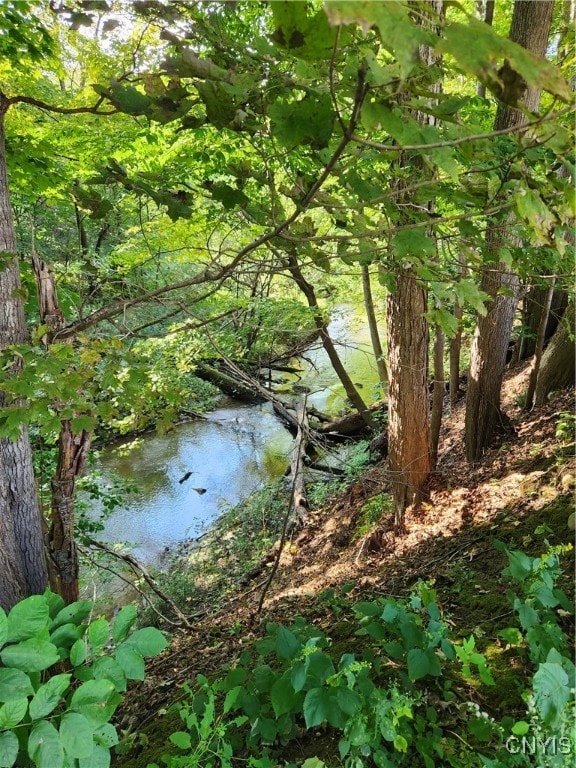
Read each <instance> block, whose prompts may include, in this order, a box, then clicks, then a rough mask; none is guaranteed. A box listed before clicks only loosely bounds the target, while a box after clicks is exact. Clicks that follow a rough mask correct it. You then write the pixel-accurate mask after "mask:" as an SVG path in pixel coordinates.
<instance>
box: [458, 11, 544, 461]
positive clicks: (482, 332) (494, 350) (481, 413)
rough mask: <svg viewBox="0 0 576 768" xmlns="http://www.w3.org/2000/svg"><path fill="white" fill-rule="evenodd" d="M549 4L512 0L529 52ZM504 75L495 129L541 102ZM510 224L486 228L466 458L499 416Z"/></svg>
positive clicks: (540, 48)
mask: <svg viewBox="0 0 576 768" xmlns="http://www.w3.org/2000/svg"><path fill="white" fill-rule="evenodd" d="M553 7H554V2H553V0H541V1H540V0H538V2H536V1H535V0H516V3H515V4H514V13H513V17H512V25H511V29H510V39H511V40H512V41H514V42H517V43H520V44H521V45H522V46H523V47H524V48H526V49H527V50H529V51H531V52H532V53H534V54H536V55H539V56H544V54H545V52H546V46H547V43H548V35H549V31H550V24H551V20H552V11H553ZM512 74H513V73H512ZM505 76H506V65H505V67H504V71H503V74H502V78H503V81H504V82H505V83H506V88H507V92H503V93H502V94H501V96H502V98H503V99H505V101H501V103H500V104H499V106H498V111H497V113H496V118H495V121H494V130H496V131H498V130H502V129H507V128H510V127H514V126H521V125H522V124H523V123H525V122H526V117H525V114H524V112H523V111H522V110H521V109H520V107H519V100H522V101H523V102H524V104H525V106H526V109H527V110H529V111H530V112H536V110H537V109H538V104H539V102H540V89H539V88H535V87H527V86H526V83H525V81H523V80H522V79H520V80H519V79H518V78H517V77H515V76H514V75H513V76H512V78H511V79H510V78H509V79H510V82H506V80H505ZM512 225H513V219H512V217H511V216H508V217H507V220H506V221H490V222H489V223H488V227H487V231H486V246H485V248H486V252H487V254H489V256H490V258H491V259H492V260H494V262H495V263H489V264H487V265H486V266H485V267H484V268H483V269H482V280H481V285H480V287H481V289H482V290H483V291H484V292H485V293H486V294H487V295H488V296H489V297H490V298H489V303H488V306H487V311H486V314H485V315H484V316H479V317H478V321H477V326H476V331H475V333H474V341H473V345H472V353H471V360H470V375H469V380H468V392H467V397H466V427H465V440H466V456H467V458H468V460H469V461H478V460H479V458H480V457H481V455H482V452H483V451H484V449H485V448H486V446H487V445H489V443H490V441H491V439H492V437H493V435H494V432H495V429H496V426H497V424H498V423H499V421H500V419H501V412H500V390H501V387H502V379H503V376H504V367H505V365H506V352H507V350H508V342H509V339H510V332H511V329H512V322H513V320H514V313H515V310H516V303H517V300H518V287H519V278H518V274H517V272H516V271H515V270H514V269H511V268H510V266H509V265H508V264H506V263H505V262H503V261H500V253H501V249H503V248H504V247H505V246H506V245H508V244H509V241H510V240H512V241H513V242H514V243H515V245H518V243H519V241H518V239H517V238H515V236H514V235H512V234H511V233H510V229H511V227H512Z"/></svg>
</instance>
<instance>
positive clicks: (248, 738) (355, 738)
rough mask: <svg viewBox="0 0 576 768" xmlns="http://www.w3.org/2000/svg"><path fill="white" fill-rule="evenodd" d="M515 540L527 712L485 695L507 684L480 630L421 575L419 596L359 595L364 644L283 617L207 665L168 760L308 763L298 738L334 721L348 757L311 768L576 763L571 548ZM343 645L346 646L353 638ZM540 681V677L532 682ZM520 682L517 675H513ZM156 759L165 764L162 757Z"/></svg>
mask: <svg viewBox="0 0 576 768" xmlns="http://www.w3.org/2000/svg"><path fill="white" fill-rule="evenodd" d="M568 549H570V547H562V546H560V547H548V550H547V552H546V553H545V554H544V555H543V556H542V557H539V558H533V557H529V556H528V555H526V554H524V553H523V552H516V551H515V552H512V551H508V550H506V553H507V555H508V559H509V566H508V568H507V569H506V570H505V571H504V576H505V577H507V578H509V579H510V580H512V581H513V582H514V583H515V584H516V586H517V588H518V593H517V592H512V591H511V592H510V594H509V597H510V600H511V602H512V605H513V608H514V611H515V612H516V614H517V616H518V622H519V627H508V628H507V629H505V630H503V631H502V632H501V633H500V637H501V640H502V641H503V643H504V644H506V645H507V646H508V648H509V649H513V651H514V653H515V655H516V657H520V658H523V660H524V666H525V668H524V669H522V667H520V669H519V672H518V675H517V678H516V684H517V686H518V689H519V691H522V690H523V694H522V698H523V700H524V702H525V705H526V707H525V710H526V715H525V716H524V718H523V719H517V717H513V716H512V715H507V716H505V717H503V718H502V719H501V720H500V721H498V720H497V719H495V718H494V716H493V715H491V714H490V713H488V712H486V711H484V710H483V709H482V708H481V707H480V706H479V705H478V703H477V701H478V700H480V701H481V700H482V697H481V696H477V695H475V694H474V691H475V689H477V688H478V687H481V686H495V685H496V684H497V683H496V682H495V680H494V679H493V676H492V673H491V671H490V669H489V667H488V663H487V660H486V657H485V656H484V655H483V654H482V653H480V652H479V651H478V649H477V647H476V639H475V638H474V636H470V637H468V638H465V639H463V640H462V639H458V635H457V633H456V632H455V631H454V630H453V629H452V628H451V626H450V625H449V624H448V623H447V622H446V620H445V619H444V617H443V615H442V612H441V610H440V607H439V605H438V602H437V600H436V593H435V591H434V590H433V589H431V588H430V586H429V585H427V584H425V583H419V584H418V585H417V586H416V588H415V591H414V593H413V594H412V596H411V597H410V598H408V599H406V600H397V599H393V598H386V599H377V600H373V601H369V602H368V601H366V602H360V603H356V604H354V603H349V604H348V609H350V611H351V612H352V615H353V617H354V618H353V622H354V623H355V625H356V631H355V635H356V640H355V641H354V646H355V650H356V651H358V649H360V650H359V653H355V654H352V653H344V654H341V652H340V653H336V652H335V650H334V645H333V644H332V641H331V640H330V639H329V638H328V637H326V635H325V634H324V633H323V632H322V630H321V629H319V628H318V627H317V626H314V625H310V624H307V623H306V622H305V621H304V619H300V618H299V619H296V620H295V622H294V624H293V625H292V626H291V627H290V628H287V627H285V626H282V625H280V624H273V623H270V624H268V626H267V634H266V636H265V637H264V638H263V639H262V640H260V641H259V642H257V643H256V645H255V648H254V649H253V650H252V651H246V652H244V653H243V654H242V655H241V656H240V658H239V660H238V662H237V664H236V665H235V666H233V667H232V668H229V669H228V671H227V672H226V674H224V675H223V676H222V677H220V678H218V679H216V680H215V681H213V682H210V681H209V680H208V679H207V678H206V677H204V676H198V678H197V686H196V687H195V688H194V689H192V688H191V687H190V686H185V689H184V690H185V694H186V699H185V701H184V703H179V704H178V705H176V706H175V709H176V710H177V711H178V713H179V716H180V718H181V720H182V728H181V730H178V731H176V732H174V733H172V735H171V737H170V740H171V742H172V744H173V745H174V746H175V747H176V748H177V749H178V750H179V751H180V754H169V755H168V754H167V755H165V756H163V758H162V759H163V762H164V763H165V764H166V766H168V768H235V767H236V766H239V765H242V766H249V768H278V767H279V766H285V767H286V768H297V767H296V765H295V764H294V763H293V762H289V759H288V758H285V759H283V758H284V756H285V755H286V745H289V744H290V742H291V741H293V740H296V739H298V740H300V741H301V740H302V736H303V734H304V733H305V732H306V731H308V732H310V731H312V732H314V731H315V730H317V729H320V731H319V732H318V733H319V734H328V735H330V737H331V741H332V742H333V743H334V744H337V746H338V753H339V757H337V756H334V757H333V758H332V759H331V762H330V763H326V762H324V761H325V760H328V759H329V758H328V757H326V756H323V759H322V760H321V759H319V758H317V757H314V758H308V759H307V760H306V761H305V762H304V763H303V764H302V768H328V766H329V765H330V766H331V767H333V766H335V765H341V766H342V765H343V766H345V768H374V767H376V768H450V767H452V768H516V766H532V767H533V768H534V767H535V766H538V768H567V766H571V765H573V760H574V755H575V752H576V741H575V738H574V733H573V729H572V723H573V715H574V672H575V669H574V665H573V663H572V660H571V658H570V656H569V654H568V648H569V641H568V638H567V636H566V634H565V633H564V631H563V629H562V626H561V624H562V620H563V619H564V618H565V617H567V615H568V614H570V613H572V612H573V607H572V605H571V604H570V602H569V600H568V598H567V597H566V595H565V594H564V593H563V592H562V591H561V590H560V589H558V588H557V587H556V582H557V579H558V578H559V577H560V575H561V569H560V564H559V556H560V554H562V553H563V552H566V551H568ZM339 646H340V647H341V644H339ZM527 681H528V686H527ZM509 684H510V679H509V678H507V683H506V685H509ZM148 768H158V766H157V765H156V764H152V765H149V766H148Z"/></svg>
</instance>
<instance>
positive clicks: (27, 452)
mask: <svg viewBox="0 0 576 768" xmlns="http://www.w3.org/2000/svg"><path fill="white" fill-rule="evenodd" d="M6 108H7V104H6V100H5V97H4V96H3V95H2V94H0V258H3V260H4V259H6V254H12V255H13V257H12V258H10V257H8V263H7V264H6V265H5V266H4V264H5V261H3V263H2V264H0V351H2V350H4V349H6V347H8V346H9V345H11V344H21V343H24V342H26V341H28V331H27V327H26V319H25V316H24V306H23V304H22V297H21V292H20V289H21V285H20V272H19V268H18V260H17V257H16V250H17V249H16V235H15V232H14V222H13V219H12V209H11V207H10V195H9V191H8V179H7V175H6V155H5V146H4V116H5V114H6ZM3 267H4V268H3ZM5 404H6V398H5V396H4V395H3V394H2V392H0V408H1V407H2V406H4V405H5ZM0 467H1V470H0V516H1V518H2V520H1V523H0V533H1V536H0V549H1V550H2V555H1V556H0V564H1V565H2V570H1V571H0V604H2V606H3V607H4V608H10V607H11V605H13V604H14V602H16V601H17V600H18V599H21V598H23V597H26V596H27V595H30V594H35V593H40V592H43V591H44V589H45V588H46V586H47V583H48V573H47V570H46V562H45V557H44V542H43V532H42V520H41V516H40V510H39V507H38V498H37V495H36V486H35V482H34V471H33V465H32V450H31V447H30V440H29V437H28V430H27V429H26V428H25V427H21V428H20V433H19V436H18V437H17V438H16V439H15V440H9V439H7V438H0ZM8 562H10V563H11V565H6V563H8ZM4 565H6V570H5V569H4Z"/></svg>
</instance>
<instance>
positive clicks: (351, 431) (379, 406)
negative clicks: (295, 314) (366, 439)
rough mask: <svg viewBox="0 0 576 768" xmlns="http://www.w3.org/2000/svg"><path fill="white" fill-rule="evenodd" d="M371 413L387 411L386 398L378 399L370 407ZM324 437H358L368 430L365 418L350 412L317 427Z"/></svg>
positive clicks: (334, 438)
mask: <svg viewBox="0 0 576 768" xmlns="http://www.w3.org/2000/svg"><path fill="white" fill-rule="evenodd" d="M368 410H369V411H370V413H371V414H374V413H376V412H378V413H386V411H387V410H388V404H387V403H386V402H385V401H384V400H378V402H376V403H373V404H372V405H370V406H369V407H368ZM317 432H319V433H320V434H321V435H323V436H324V437H327V438H330V439H332V440H338V439H344V438H346V437H356V436H358V435H361V434H363V433H365V432H367V426H366V421H365V418H364V417H363V416H362V414H360V413H349V414H347V415H346V416H342V418H340V419H333V420H332V421H328V422H327V423H326V424H322V425H321V426H320V427H318V428H317Z"/></svg>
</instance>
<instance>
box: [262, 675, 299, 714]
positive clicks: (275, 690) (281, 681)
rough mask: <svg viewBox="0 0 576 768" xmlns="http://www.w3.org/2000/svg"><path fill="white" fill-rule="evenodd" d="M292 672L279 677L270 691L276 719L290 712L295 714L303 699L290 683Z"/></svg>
mask: <svg viewBox="0 0 576 768" xmlns="http://www.w3.org/2000/svg"><path fill="white" fill-rule="evenodd" d="M290 677H291V670H289V669H288V670H286V672H285V673H284V674H283V675H282V677H279V678H278V680H276V682H275V683H274V685H273V686H272V688H271V690H270V700H271V702H272V707H273V709H274V714H275V715H276V717H281V716H282V715H285V714H286V713H288V712H293V711H294V709H295V707H296V705H297V704H298V703H299V702H300V700H301V698H300V696H299V695H298V693H296V691H295V690H294V687H293V686H292V683H291V681H290Z"/></svg>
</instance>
